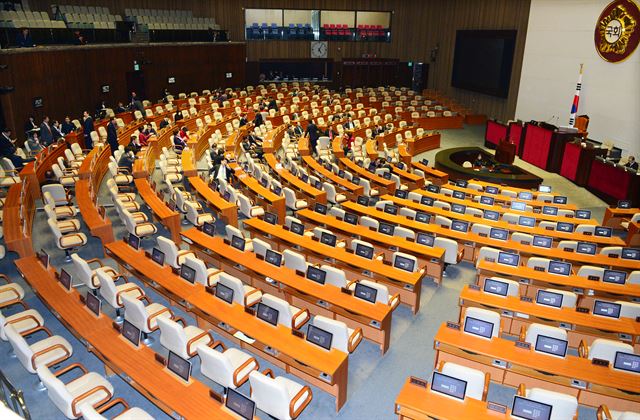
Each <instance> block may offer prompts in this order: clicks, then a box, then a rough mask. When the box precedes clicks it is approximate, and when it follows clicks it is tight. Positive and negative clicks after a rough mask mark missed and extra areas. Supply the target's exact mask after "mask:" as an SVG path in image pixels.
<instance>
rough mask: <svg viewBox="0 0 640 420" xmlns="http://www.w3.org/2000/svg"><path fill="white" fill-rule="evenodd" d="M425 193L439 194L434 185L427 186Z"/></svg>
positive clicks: (438, 189)
mask: <svg viewBox="0 0 640 420" xmlns="http://www.w3.org/2000/svg"><path fill="white" fill-rule="evenodd" d="M427 191H429V192H430V193H434V194H438V193H439V192H440V187H439V186H437V185H436V184H429V185H427Z"/></svg>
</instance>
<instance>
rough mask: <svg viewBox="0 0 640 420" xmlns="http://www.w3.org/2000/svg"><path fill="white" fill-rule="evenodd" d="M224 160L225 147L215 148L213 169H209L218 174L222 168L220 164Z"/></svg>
mask: <svg viewBox="0 0 640 420" xmlns="http://www.w3.org/2000/svg"><path fill="white" fill-rule="evenodd" d="M223 160H224V150H223V149H215V150H212V151H211V170H210V171H209V172H210V173H212V174H214V175H215V174H217V173H218V169H219V168H220V164H221V163H222V161H223Z"/></svg>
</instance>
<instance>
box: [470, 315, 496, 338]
mask: <svg viewBox="0 0 640 420" xmlns="http://www.w3.org/2000/svg"><path fill="white" fill-rule="evenodd" d="M494 328H495V325H493V322H488V321H483V320H481V319H478V318H474V317H471V316H468V317H466V318H465V321H464V332H466V333H468V334H473V335H476V336H478V337H482V338H486V339H489V340H490V339H491V337H493V329H494Z"/></svg>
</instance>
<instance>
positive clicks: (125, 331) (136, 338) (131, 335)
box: [122, 319, 141, 347]
mask: <svg viewBox="0 0 640 420" xmlns="http://www.w3.org/2000/svg"><path fill="white" fill-rule="evenodd" d="M140 334H141V331H140V329H139V328H138V327H136V326H135V325H133V324H132V323H131V322H129V321H127V320H126V319H125V320H124V322H123V323H122V336H123V337H124V338H126V339H127V340H128V341H129V342H130V343H131V344H133V345H134V346H136V347H138V346H139V345H140Z"/></svg>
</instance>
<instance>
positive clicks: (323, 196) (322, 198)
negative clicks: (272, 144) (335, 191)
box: [264, 153, 327, 204]
mask: <svg viewBox="0 0 640 420" xmlns="http://www.w3.org/2000/svg"><path fill="white" fill-rule="evenodd" d="M264 159H265V160H266V161H267V164H268V165H269V167H270V168H271V170H272V171H273V172H275V173H277V174H278V176H279V177H280V179H281V180H283V181H284V182H286V183H287V184H289V186H290V187H292V188H293V189H294V190H297V191H300V192H302V193H303V194H304V195H305V196H307V197H310V198H312V199H313V201H314V202H316V203H322V204H326V203H327V193H326V192H324V191H323V190H319V189H317V188H316V187H314V186H312V185H311V184H307V183H306V182H303V181H302V180H301V179H300V178H298V177H297V176H295V175H294V174H292V173H291V172H289V170H287V169H286V168H284V167H282V165H281V164H280V162H278V160H277V159H276V156H275V155H274V154H273V153H265V154H264ZM283 186H286V185H283Z"/></svg>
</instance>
